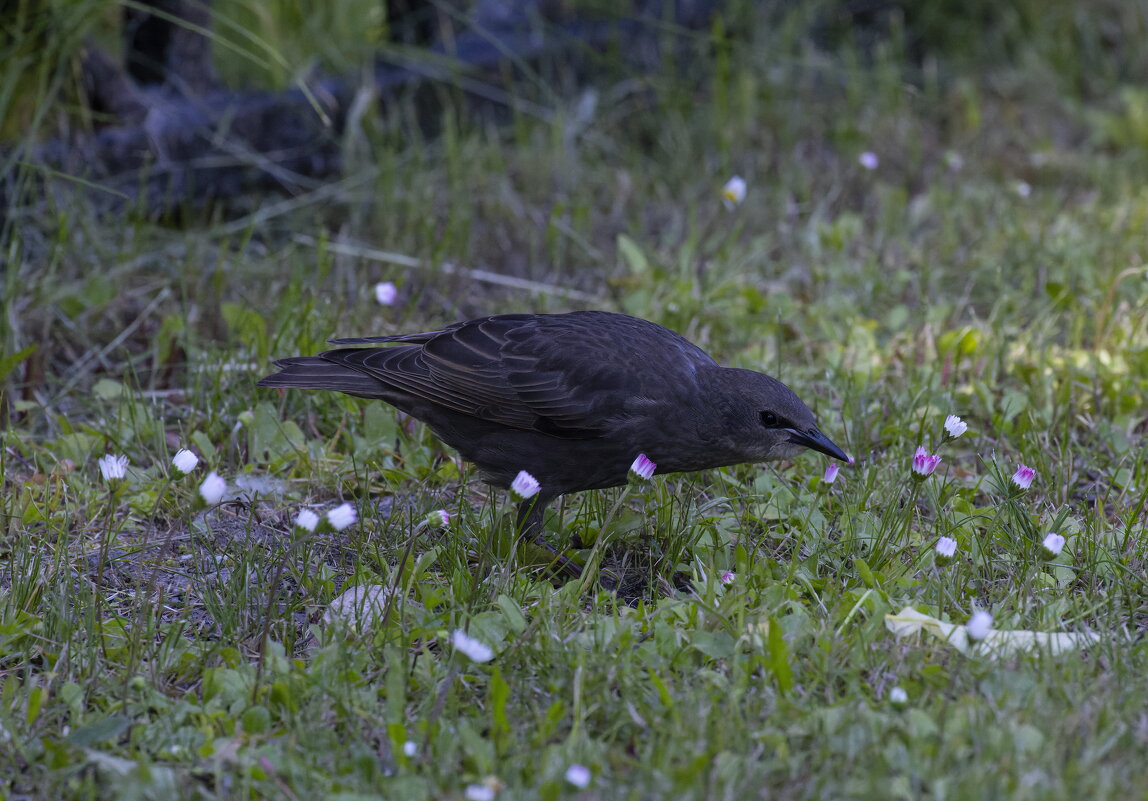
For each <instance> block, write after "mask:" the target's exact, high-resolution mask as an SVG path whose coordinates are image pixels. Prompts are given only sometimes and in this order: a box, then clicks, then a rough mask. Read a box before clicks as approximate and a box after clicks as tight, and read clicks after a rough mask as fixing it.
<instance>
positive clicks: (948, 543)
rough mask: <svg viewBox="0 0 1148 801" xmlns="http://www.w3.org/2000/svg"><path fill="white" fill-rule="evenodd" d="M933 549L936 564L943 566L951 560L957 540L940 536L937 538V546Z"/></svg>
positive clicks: (954, 553) (955, 551) (955, 549)
mask: <svg viewBox="0 0 1148 801" xmlns="http://www.w3.org/2000/svg"><path fill="white" fill-rule="evenodd" d="M933 550H934V551H936V557H935V559H936V562H937V565H938V566H940V567H944V566H945V565H947V564H948V563H949V562H951V561H953V557H954V556H955V555H956V553H957V541H956V540H955V539H953V538H952V537H941V538H940V539H939V540H937V546H936V548H934V549H933Z"/></svg>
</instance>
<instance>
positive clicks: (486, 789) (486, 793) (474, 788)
mask: <svg viewBox="0 0 1148 801" xmlns="http://www.w3.org/2000/svg"><path fill="white" fill-rule="evenodd" d="M463 796H464V797H465V798H466V801H494V788H493V787H491V786H490V785H488V784H468V785H467V786H466V790H464V791H463Z"/></svg>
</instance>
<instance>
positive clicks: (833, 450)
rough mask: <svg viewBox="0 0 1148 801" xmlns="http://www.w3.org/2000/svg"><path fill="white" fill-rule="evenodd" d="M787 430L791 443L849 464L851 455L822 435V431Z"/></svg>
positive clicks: (812, 429) (814, 429) (813, 429)
mask: <svg viewBox="0 0 1148 801" xmlns="http://www.w3.org/2000/svg"><path fill="white" fill-rule="evenodd" d="M786 430H787V431H789V441H790V442H792V443H795V444H797V445H803V446H805V447H806V448H811V449H812V450H815V451H821V452H822V453H824V454H825V455H826V456H832V457H833V458H834V459H840V460H841V461H843V462H849V455H848V454H847V453H845V451H843V450H841V449H840V448H838V447H837V446H836V445H834V444H833V440H831V439H829V437H827V436H825V435H824V434H822V433H821V431H820V430H818V429H816V428H811V429H809V430H808V431H796V430H794V429H792V428H790V429H786Z"/></svg>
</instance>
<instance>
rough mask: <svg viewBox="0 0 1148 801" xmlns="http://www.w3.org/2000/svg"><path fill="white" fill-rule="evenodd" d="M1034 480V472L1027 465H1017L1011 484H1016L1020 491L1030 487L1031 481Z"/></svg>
mask: <svg viewBox="0 0 1148 801" xmlns="http://www.w3.org/2000/svg"><path fill="white" fill-rule="evenodd" d="M1034 478H1036V471H1035V470H1033V469H1032V468H1031V467H1029V466H1028V465H1024V464H1018V465H1017V466H1016V472H1015V473H1013V474H1012V483H1014V484H1016V485H1017V486H1018V487H1020V488H1021V489H1022V490H1026V489H1028V488H1029V487H1031V486H1032V480H1033V479H1034Z"/></svg>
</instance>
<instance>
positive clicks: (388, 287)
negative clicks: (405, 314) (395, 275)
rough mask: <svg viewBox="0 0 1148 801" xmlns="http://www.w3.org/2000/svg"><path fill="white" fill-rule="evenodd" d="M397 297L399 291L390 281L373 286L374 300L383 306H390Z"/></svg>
mask: <svg viewBox="0 0 1148 801" xmlns="http://www.w3.org/2000/svg"><path fill="white" fill-rule="evenodd" d="M398 296H399V290H398V289H396V288H395V285H394V284H392V283H391V282H390V281H383V282H381V283H378V284H375V300H377V301H378V302H379V303H380V304H381V305H383V306H390V305H392V304H393V303H394V302H395V299H396V298H398Z"/></svg>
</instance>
